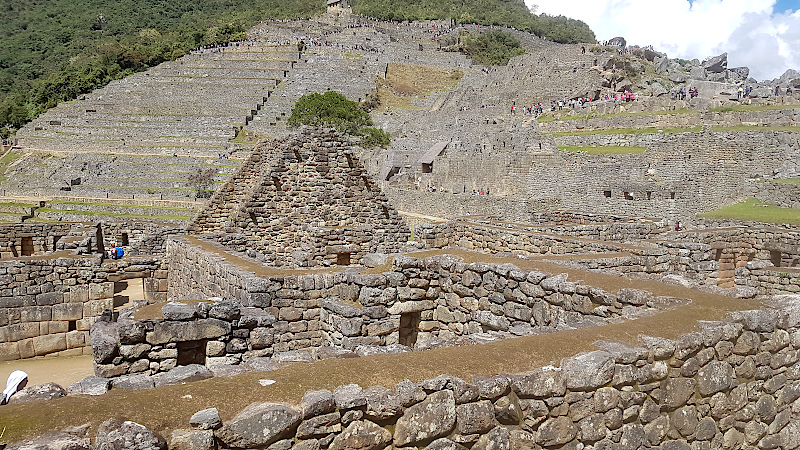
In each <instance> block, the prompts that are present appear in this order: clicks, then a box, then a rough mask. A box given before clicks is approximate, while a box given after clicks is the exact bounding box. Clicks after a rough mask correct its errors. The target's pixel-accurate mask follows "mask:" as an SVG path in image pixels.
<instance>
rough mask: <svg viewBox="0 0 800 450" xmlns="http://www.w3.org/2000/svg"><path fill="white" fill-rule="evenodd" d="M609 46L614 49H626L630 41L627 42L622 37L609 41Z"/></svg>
mask: <svg viewBox="0 0 800 450" xmlns="http://www.w3.org/2000/svg"><path fill="white" fill-rule="evenodd" d="M608 45H610V46H612V47H625V46H626V45H628V41H626V40H625V38H624V37H622V36H617V37H614V38H611V39H609V40H608Z"/></svg>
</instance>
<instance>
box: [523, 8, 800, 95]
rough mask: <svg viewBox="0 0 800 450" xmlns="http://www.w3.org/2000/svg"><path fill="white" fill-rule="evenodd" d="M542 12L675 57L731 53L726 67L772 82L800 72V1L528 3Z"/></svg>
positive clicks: (602, 35)
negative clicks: (792, 71) (743, 68)
mask: <svg viewBox="0 0 800 450" xmlns="http://www.w3.org/2000/svg"><path fill="white" fill-rule="evenodd" d="M525 1H526V3H527V4H528V6H533V5H534V4H535V5H537V11H538V12H540V13H547V14H554V15H565V16H567V17H572V18H575V19H580V20H583V21H584V22H586V23H587V24H589V26H590V27H591V28H592V30H594V32H595V34H596V35H597V39H599V40H606V39H610V38H612V37H616V36H622V37H624V38H625V39H627V41H628V43H630V44H635V45H642V46H645V45H652V46H653V47H654V48H655V49H656V50H658V51H661V52H665V53H667V54H668V55H669V56H670V57H671V58H684V59H695V58H697V59H699V60H703V59H704V58H707V57H710V56H716V55H719V54H721V53H723V52H727V53H728V67H740V66H747V67H749V68H750V74H751V76H752V77H754V78H756V79H758V80H771V79H773V78H777V77H779V76H780V75H781V74H783V73H784V72H785V71H786V69H796V70H800V0H658V1H654V0H569V1H564V0H525Z"/></svg>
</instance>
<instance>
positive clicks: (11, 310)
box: [0, 255, 166, 361]
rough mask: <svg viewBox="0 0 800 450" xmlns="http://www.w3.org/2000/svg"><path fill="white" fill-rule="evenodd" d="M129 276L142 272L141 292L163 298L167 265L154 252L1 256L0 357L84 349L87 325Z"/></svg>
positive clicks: (109, 304) (86, 348)
mask: <svg viewBox="0 0 800 450" xmlns="http://www.w3.org/2000/svg"><path fill="white" fill-rule="evenodd" d="M131 278H144V279H145V296H146V297H149V299H150V300H159V299H160V300H162V301H163V295H164V294H165V293H166V292H165V291H166V270H163V267H162V261H161V260H160V259H158V258H155V257H125V258H124V259H121V260H116V261H112V260H106V261H102V260H101V259H100V256H99V255H97V256H91V257H84V258H81V257H69V258H67V257H62V258H45V257H43V258H41V259H33V260H24V261H20V260H14V261H3V262H0V286H2V288H0V361H5V360H14V359H24V358H32V357H34V356H41V355H47V354H54V353H55V354H60V355H80V354H88V353H89V352H90V350H91V348H90V342H89V329H90V327H91V326H92V324H93V323H94V322H95V321H96V320H97V318H98V317H99V316H100V315H101V314H102V312H103V310H106V309H113V308H114V294H115V282H119V281H122V280H126V279H131ZM160 291H164V292H163V293H162V292H160Z"/></svg>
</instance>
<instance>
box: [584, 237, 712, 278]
mask: <svg viewBox="0 0 800 450" xmlns="http://www.w3.org/2000/svg"><path fill="white" fill-rule="evenodd" d="M632 252H633V253H635V254H634V255H633V256H619V257H613V258H602V257H600V258H598V259H587V260H577V261H572V262H571V263H570V265H573V266H575V267H580V268H583V269H590V270H613V271H615V272H620V273H625V274H628V273H647V274H661V275H669V274H675V275H681V276H684V277H686V278H689V279H692V280H702V281H705V280H707V279H708V278H710V277H712V276H715V275H716V271H717V269H719V263H718V262H717V261H715V260H714V252H713V251H712V249H711V246H709V245H707V244H697V243H691V242H687V243H684V242H671V241H660V242H658V246H657V247H639V248H636V249H633V250H632Z"/></svg>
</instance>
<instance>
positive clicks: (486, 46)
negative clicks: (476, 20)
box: [461, 31, 525, 66]
mask: <svg viewBox="0 0 800 450" xmlns="http://www.w3.org/2000/svg"><path fill="white" fill-rule="evenodd" d="M461 42H462V47H461V49H462V51H463V52H464V53H465V54H467V55H468V56H469V57H470V58H472V59H473V60H475V61H477V62H479V63H480V64H483V65H487V66H505V65H507V64H508V60H510V59H511V58H513V57H515V56H519V55H524V54H525V49H523V48H522V45H520V43H519V40H518V39H516V38H515V37H513V36H511V35H510V34H508V33H504V32H502V31H489V32H486V33H481V34H479V35H477V36H472V35H470V34H469V33H467V32H465V33H463V34H462V36H461Z"/></svg>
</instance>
